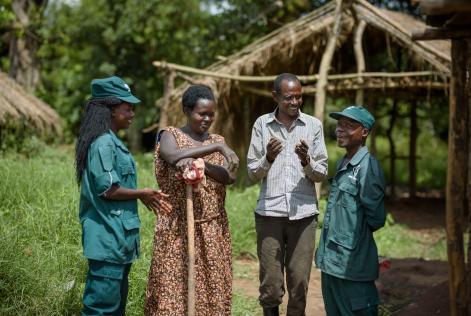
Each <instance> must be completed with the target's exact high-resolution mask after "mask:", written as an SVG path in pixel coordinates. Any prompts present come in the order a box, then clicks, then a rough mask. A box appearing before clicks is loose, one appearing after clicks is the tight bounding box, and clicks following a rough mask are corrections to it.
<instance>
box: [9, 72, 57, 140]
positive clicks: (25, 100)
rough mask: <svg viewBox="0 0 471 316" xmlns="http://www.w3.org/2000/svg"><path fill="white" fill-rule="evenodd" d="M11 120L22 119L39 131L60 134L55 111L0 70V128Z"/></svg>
mask: <svg viewBox="0 0 471 316" xmlns="http://www.w3.org/2000/svg"><path fill="white" fill-rule="evenodd" d="M11 120H15V121H17V120H24V121H25V122H27V124H29V125H30V126H31V127H32V128H33V129H34V130H37V131H38V132H40V133H54V134H61V122H60V117H59V115H58V114H57V113H56V111H54V110H53V109H52V108H51V107H50V106H49V105H48V104H46V103H45V102H43V101H41V100H40V99H38V98H37V97H35V96H33V95H31V94H29V93H28V92H26V90H25V89H23V87H21V86H20V85H19V84H18V83H16V82H15V80H13V79H12V78H10V77H8V75H7V74H5V73H3V72H1V71H0V129H2V127H4V126H7V125H9V124H10V123H11Z"/></svg>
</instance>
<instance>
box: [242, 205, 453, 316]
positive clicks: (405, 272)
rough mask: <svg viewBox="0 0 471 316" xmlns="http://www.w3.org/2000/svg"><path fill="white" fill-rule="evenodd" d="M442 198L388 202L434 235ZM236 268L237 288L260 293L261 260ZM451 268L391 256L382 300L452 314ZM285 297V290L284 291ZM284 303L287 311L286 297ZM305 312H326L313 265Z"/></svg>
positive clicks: (402, 219)
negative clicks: (449, 286) (449, 290)
mask: <svg viewBox="0 0 471 316" xmlns="http://www.w3.org/2000/svg"><path fill="white" fill-rule="evenodd" d="M444 209H445V203H444V200H443V199H435V198H434V199H430V198H429V199H427V198H420V199H415V200H408V199H407V200H406V199H404V200H398V201H396V202H394V203H391V202H389V203H388V210H391V211H392V214H393V217H394V219H395V221H396V222H398V223H402V224H406V225H408V226H409V227H410V228H411V229H413V230H418V231H421V232H422V233H426V234H431V235H435V234H437V233H438V231H439V230H441V229H442V228H443V227H444V225H445V212H444ZM235 265H236V266H237V270H239V271H240V270H242V271H244V273H243V277H238V275H237V274H236V275H235V277H234V290H235V291H237V292H238V293H243V294H244V295H246V296H249V297H252V298H257V297H258V282H257V279H258V275H257V273H258V263H257V261H255V260H238V261H236V263H235ZM447 280H448V271H447V263H446V262H444V261H435V260H424V259H421V258H407V259H394V258H392V259H391V268H390V269H389V270H386V271H384V272H382V273H381V274H380V278H379V280H378V281H377V286H378V289H379V291H380V296H381V301H382V304H383V305H384V306H385V307H386V308H387V310H388V311H389V312H391V314H392V315H399V316H425V315H427V316H428V315H449V300H448V283H447ZM285 298H286V294H285ZM283 303H284V304H283V305H282V307H281V312H282V314H284V313H285V311H286V299H285V300H284V302H283ZM306 315H307V316H311V315H319V316H322V315H325V312H324V303H323V301H322V293H321V284H320V271H319V270H317V269H316V268H315V267H313V269H312V272H311V279H310V284H309V294H308V301H307V307H306Z"/></svg>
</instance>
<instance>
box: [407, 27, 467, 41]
mask: <svg viewBox="0 0 471 316" xmlns="http://www.w3.org/2000/svg"><path fill="white" fill-rule="evenodd" d="M467 37H471V30H470V29H469V28H461V29H456V28H452V29H451V28H438V27H428V28H425V29H421V30H413V31H412V40H414V41H427V40H439V39H450V38H455V39H457V38H467Z"/></svg>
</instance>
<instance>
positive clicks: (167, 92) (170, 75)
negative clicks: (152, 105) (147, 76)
mask: <svg viewBox="0 0 471 316" xmlns="http://www.w3.org/2000/svg"><path fill="white" fill-rule="evenodd" d="M175 75H176V74H175V70H173V69H171V70H166V71H165V78H164V97H163V103H162V106H161V108H160V119H159V129H162V128H164V127H167V126H168V108H169V107H170V96H171V94H172V91H173V88H174V85H175Z"/></svg>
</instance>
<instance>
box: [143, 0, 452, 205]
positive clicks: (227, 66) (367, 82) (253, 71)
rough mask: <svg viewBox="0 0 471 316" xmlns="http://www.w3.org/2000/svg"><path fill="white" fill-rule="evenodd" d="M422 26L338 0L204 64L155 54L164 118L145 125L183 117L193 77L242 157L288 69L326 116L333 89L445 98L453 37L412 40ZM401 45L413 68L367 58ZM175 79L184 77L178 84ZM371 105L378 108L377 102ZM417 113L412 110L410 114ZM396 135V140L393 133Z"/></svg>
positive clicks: (359, 2) (361, 95)
mask: <svg viewBox="0 0 471 316" xmlns="http://www.w3.org/2000/svg"><path fill="white" fill-rule="evenodd" d="M421 27H425V24H424V23H423V22H422V21H419V20H416V19H414V18H413V17H411V16H409V15H406V14H403V13H399V12H393V11H389V10H386V9H380V8H376V7H374V6H372V5H371V4H369V3H368V2H367V1H365V0H336V1H331V2H329V3H328V4H326V5H324V6H323V7H320V8H319V9H317V10H315V11H313V12H311V13H310V14H308V15H306V16H304V17H302V18H300V19H299V20H297V21H294V22H292V23H289V24H287V25H285V26H283V27H281V28H279V29H277V30H275V31H273V32H272V33H270V34H268V35H266V36H264V37H262V38H260V39H259V40H256V41H255V42H253V43H252V44H250V45H248V46H247V47H245V48H243V49H242V50H241V51H239V52H237V53H235V54H233V55H231V56H228V57H224V58H220V60H219V61H218V62H216V63H214V64H212V65H210V66H209V67H207V68H205V69H196V68H192V67H188V66H183V65H176V64H172V63H168V62H165V61H156V62H154V63H153V64H154V66H156V67H157V68H158V69H159V70H160V71H162V73H163V75H164V76H165V79H164V82H165V84H164V88H165V89H164V97H163V98H161V99H159V100H157V102H156V105H157V106H158V107H159V109H160V114H159V118H158V122H156V123H155V124H154V125H152V126H150V127H149V128H147V129H145V131H151V130H153V129H156V128H161V127H164V126H166V125H181V124H183V122H184V116H183V115H181V105H180V104H181V103H180V102H181V101H180V100H181V96H182V94H183V92H184V91H185V90H186V88H187V87H188V86H189V85H190V84H195V83H201V84H206V85H209V86H210V87H211V88H212V89H213V91H214V92H215V95H216V97H217V98H218V105H219V108H218V111H217V115H216V119H215V123H214V124H213V127H212V130H213V131H214V132H216V133H219V134H222V135H224V136H225V137H226V141H227V142H228V143H229V144H230V145H231V146H233V147H234V148H235V149H236V151H237V153H238V154H239V156H240V157H241V158H242V159H244V157H245V154H246V149H247V147H248V143H249V141H250V129H251V126H252V124H253V122H254V121H255V119H256V118H257V117H258V116H259V115H261V114H264V113H267V112H269V111H272V110H273V101H272V99H271V93H270V92H271V86H272V82H273V80H274V78H275V76H274V75H275V74H279V73H282V72H292V73H296V74H298V77H299V78H300V79H301V80H302V82H303V93H304V94H306V95H307V97H308V98H307V99H308V100H307V102H305V109H304V110H305V111H307V110H309V111H307V112H309V113H312V114H314V115H315V116H317V117H318V118H320V119H321V120H322V119H323V117H324V111H325V110H324V109H325V103H326V99H327V96H334V95H336V96H339V95H342V96H347V97H348V98H350V99H351V100H352V102H353V101H355V102H356V103H357V104H363V103H368V102H364V101H365V95H366V96H367V97H370V96H371V95H376V96H382V95H389V96H392V97H394V98H399V97H401V98H403V99H404V98H410V96H411V95H414V96H418V97H419V98H422V99H423V100H427V99H428V98H430V95H433V96H441V98H443V99H444V98H445V96H446V95H447V94H448V90H449V79H450V71H451V70H450V69H451V57H450V43H449V42H448V41H440V40H435V41H413V40H412V34H411V30H412V29H417V28H421ZM397 51H401V52H402V53H403V54H405V55H407V57H406V58H407V59H408V63H409V64H410V66H409V67H408V68H407V69H402V70H400V69H398V68H394V69H392V70H391V69H389V70H387V71H385V70H384V69H377V68H376V69H375V68H372V65H371V64H370V63H369V62H368V60H367V59H366V58H365V56H369V58H371V55H374V54H378V53H380V54H383V55H387V56H388V59H391V60H394V58H395V57H394V55H395V54H397ZM175 80H178V81H179V83H181V84H179V85H177V86H175V83H174V82H175ZM365 91H368V93H367V94H366V93H365ZM366 101H368V100H366ZM370 102H371V100H370ZM414 102H415V101H414ZM416 105H417V104H416ZM370 109H371V110H373V112H374V110H375V108H374V106H373V107H371V108H370ZM413 117H414V116H413V111H412V110H411V120H412V119H413ZM412 125H413V124H412V123H411V126H412ZM392 128H393V126H391V132H392ZM411 131H412V132H413V131H415V134H413V133H411V143H416V142H415V139H416V138H417V128H416V129H411ZM374 136H375V131H374V130H373V132H372V136H371V137H370V139H371V151H372V152H374V151H375V148H376V147H375V143H376V141H375V137H374ZM390 142H391V148H394V144H393V142H394V139H393V138H391V139H390ZM414 152H415V148H414V149H412V150H411V155H409V165H410V166H411V167H412V168H411V170H412V173H411V175H410V183H411V184H410V194H411V196H413V195H414V194H415V179H416V176H415V170H416V168H415V165H416V158H417V157H416V155H415V154H414ZM396 156H397V155H396V154H395V153H394V151H393V150H391V152H390V157H391V166H394V164H395V160H396V159H399V158H400V157H396ZM242 163H243V162H242ZM392 183H393V184H394V181H392ZM394 191H395V190H394V186H392V192H394Z"/></svg>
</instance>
